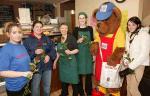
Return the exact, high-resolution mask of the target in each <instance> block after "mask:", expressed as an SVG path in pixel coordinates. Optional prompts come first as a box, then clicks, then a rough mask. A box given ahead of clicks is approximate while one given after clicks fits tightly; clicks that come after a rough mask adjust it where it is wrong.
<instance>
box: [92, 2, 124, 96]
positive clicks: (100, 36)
mask: <svg viewBox="0 0 150 96" xmlns="http://www.w3.org/2000/svg"><path fill="white" fill-rule="evenodd" d="M94 17H95V19H96V20H97V21H96V26H95V29H96V33H95V40H94V42H93V43H92V45H91V53H92V54H93V56H95V57H96V58H95V79H96V81H98V82H100V80H101V72H102V62H107V64H108V65H111V66H116V65H117V64H120V60H121V58H122V56H123V53H124V50H125V48H124V47H125V32H122V31H121V28H120V26H121V17H122V15H121V11H120V9H119V8H118V7H117V6H115V5H114V4H113V3H112V2H104V3H103V4H102V5H100V7H99V9H98V10H97V12H96V14H95V16H94ZM101 54H102V55H101ZM98 85H99V86H98V87H97V88H96V89H97V90H98V91H100V92H101V95H94V94H93V95H92V96H104V95H106V94H109V96H120V88H105V87H103V86H101V84H100V83H98Z"/></svg>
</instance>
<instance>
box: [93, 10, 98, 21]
mask: <svg viewBox="0 0 150 96" xmlns="http://www.w3.org/2000/svg"><path fill="white" fill-rule="evenodd" d="M98 10H99V9H98V8H97V9H95V10H94V11H93V12H92V17H93V18H94V19H96V13H97V12H98Z"/></svg>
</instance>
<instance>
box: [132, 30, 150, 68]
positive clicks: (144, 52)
mask: <svg viewBox="0 0 150 96" xmlns="http://www.w3.org/2000/svg"><path fill="white" fill-rule="evenodd" d="M145 31H146V32H145ZM138 35H140V41H139V42H138V43H140V44H141V45H140V46H141V48H140V53H139V54H138V57H137V58H136V59H135V60H133V61H132V62H131V63H130V64H129V68H130V69H133V70H134V69H135V68H137V67H138V66H139V65H141V64H142V63H143V62H144V61H146V60H147V59H149V52H150V43H149V41H150V35H149V34H148V29H147V30H146V29H145V28H144V29H143V30H142V32H141V33H139V34H138Z"/></svg>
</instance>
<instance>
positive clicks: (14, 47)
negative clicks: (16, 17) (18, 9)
mask: <svg viewBox="0 0 150 96" xmlns="http://www.w3.org/2000/svg"><path fill="white" fill-rule="evenodd" d="M5 27H6V28H5V29H6V30H5V31H6V33H7V36H8V37H9V42H8V43H6V45H5V46H4V47H2V49H1V52H0V76H2V77H5V82H6V91H7V95H8V96H22V95H23V94H24V90H25V89H24V87H25V85H26V84H27V82H28V79H27V77H28V76H32V72H30V71H29V70H30V67H29V63H30V57H29V55H28V53H27V51H26V49H25V47H24V46H23V45H22V44H21V40H22V32H21V28H20V26H19V25H18V24H16V23H13V22H9V23H8V24H7V26H5Z"/></svg>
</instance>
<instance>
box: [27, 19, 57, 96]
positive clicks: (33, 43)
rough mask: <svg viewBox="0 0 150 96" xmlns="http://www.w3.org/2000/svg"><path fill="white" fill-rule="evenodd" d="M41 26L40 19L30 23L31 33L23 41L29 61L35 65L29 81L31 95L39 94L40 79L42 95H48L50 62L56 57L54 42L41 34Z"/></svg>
mask: <svg viewBox="0 0 150 96" xmlns="http://www.w3.org/2000/svg"><path fill="white" fill-rule="evenodd" d="M42 27H43V24H42V22H41V21H35V22H34V23H33V25H32V34H31V35H30V36H29V37H28V38H27V39H26V40H25V41H24V46H25V47H26V49H27V51H28V53H29V55H30V59H31V61H32V62H33V63H36V66H37V72H35V73H34V75H33V79H32V83H31V91H32V96H40V82H41V80H42V81H43V82H42V83H43V92H44V93H43V95H44V96H50V84H51V69H52V62H53V61H54V59H55V58H56V50H55V46H54V43H53V42H52V41H51V40H50V39H49V37H47V36H45V35H43V30H42Z"/></svg>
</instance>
